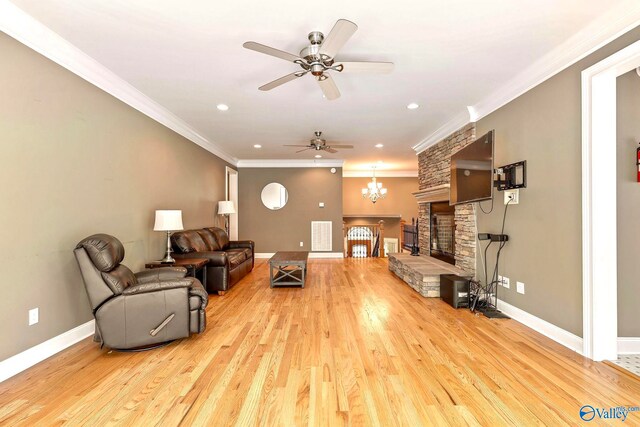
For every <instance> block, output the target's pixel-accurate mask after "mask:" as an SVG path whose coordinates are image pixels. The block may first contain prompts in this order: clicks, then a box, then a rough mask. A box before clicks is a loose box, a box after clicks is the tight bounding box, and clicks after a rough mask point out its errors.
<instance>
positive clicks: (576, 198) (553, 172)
mask: <svg viewBox="0 0 640 427" xmlns="http://www.w3.org/2000/svg"><path fill="white" fill-rule="evenodd" d="M638 39H640V28H635V29H634V30H633V31H631V32H629V33H627V34H625V35H624V36H622V37H620V38H618V39H616V40H615V41H613V42H611V43H610V44H608V45H607V46H605V47H603V48H601V49H599V50H598V51H596V52H594V53H593V54H591V55H589V56H588V57H586V58H585V59H583V60H581V61H579V62H578V63H576V64H574V65H573V66H571V67H569V68H567V69H566V70H564V71H562V72H560V73H558V74H557V75H555V76H554V77H552V78H550V79H548V80H547V81H545V82H543V83H542V84H540V85H538V86H536V87H535V88H533V89H531V90H530V91H528V92H526V93H525V94H523V95H522V96H520V97H518V98H517V99H515V100H514V101H512V102H510V103H508V104H507V105H505V106H504V107H502V108H500V109H498V110H497V111H495V112H494V113H492V114H490V115H488V116H487V117H485V118H483V119H481V120H480V121H479V122H478V123H477V135H482V134H484V133H485V132H487V131H489V130H491V129H495V130H496V149H495V155H496V159H495V160H496V163H495V164H496V166H500V165H503V164H507V163H513V162H516V161H519V160H527V167H528V172H527V180H528V186H527V188H526V189H524V190H521V191H520V204H519V205H516V206H510V207H509V211H508V217H507V225H506V228H505V233H507V234H509V237H510V240H509V243H508V244H507V245H506V246H505V248H504V250H503V255H502V258H501V273H502V274H503V275H505V276H507V277H509V278H510V279H511V288H510V289H504V288H500V289H499V294H500V295H499V296H500V298H501V299H503V300H505V301H506V302H508V303H510V304H513V305H515V306H516V307H518V308H521V309H522V310H525V311H527V312H529V313H531V314H533V315H535V316H538V317H540V318H542V319H544V320H546V321H548V322H550V323H552V324H554V325H557V326H559V327H561V328H563V329H565V330H567V331H569V332H572V333H574V334H576V335H579V336H582V267H581V265H582V253H581V251H582V242H581V214H582V212H581V206H582V205H581V192H582V188H581V185H582V184H581V95H580V90H581V82H580V73H581V71H582V70H584V69H586V68H588V67H589V66H591V65H593V64H594V63H596V62H598V61H600V60H602V59H604V58H606V57H608V56H610V55H611V54H613V53H614V52H616V51H618V50H620V49H622V48H623V47H625V46H628V45H629V44H631V43H633V42H635V41H637V40H638ZM612 191H614V189H612ZM502 197H503V194H502V193H497V194H496V204H495V208H494V210H493V212H492V213H491V214H489V215H484V214H482V213H480V212H479V213H478V232H499V231H500V225H501V222H502V215H503V212H504V205H503V202H502ZM483 206H484V208H485V210H487V209H488V208H489V204H488V203H487V202H485V203H484V204H483ZM494 246H495V245H494ZM622 250H630V251H633V250H635V245H634V247H631V248H622ZM493 259H494V256H493V254H491V255H490V256H489V260H493ZM477 267H478V269H477V274H478V276H480V275H481V274H482V266H481V265H480V256H478V257H477ZM516 281H521V282H524V283H525V288H526V293H525V295H521V294H518V293H516V286H515V282H516Z"/></svg>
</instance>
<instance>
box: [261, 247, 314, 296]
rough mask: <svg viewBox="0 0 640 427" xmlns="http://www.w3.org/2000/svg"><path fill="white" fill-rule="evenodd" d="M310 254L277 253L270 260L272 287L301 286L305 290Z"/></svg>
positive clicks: (301, 252) (302, 252) (303, 252)
mask: <svg viewBox="0 0 640 427" xmlns="http://www.w3.org/2000/svg"><path fill="white" fill-rule="evenodd" d="M308 258H309V252H307V251H296V252H285V251H281V252H276V253H275V255H274V256H272V257H271V259H270V260H269V277H270V281H271V287H272V288H273V287H275V286H300V287H301V288H304V281H305V278H306V275H307V259H308Z"/></svg>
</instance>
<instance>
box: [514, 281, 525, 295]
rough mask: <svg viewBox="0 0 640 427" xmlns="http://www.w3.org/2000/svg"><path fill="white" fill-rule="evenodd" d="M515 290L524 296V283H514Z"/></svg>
mask: <svg viewBox="0 0 640 427" xmlns="http://www.w3.org/2000/svg"><path fill="white" fill-rule="evenodd" d="M516 290H517V291H518V293H519V294H524V283H522V282H516Z"/></svg>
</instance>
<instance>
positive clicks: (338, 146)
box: [330, 144, 353, 148]
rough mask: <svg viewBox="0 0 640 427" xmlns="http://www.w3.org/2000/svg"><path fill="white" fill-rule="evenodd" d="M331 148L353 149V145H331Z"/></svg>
mask: <svg viewBox="0 0 640 427" xmlns="http://www.w3.org/2000/svg"><path fill="white" fill-rule="evenodd" d="M330 147H331V148H353V145H342V144H331V145H330Z"/></svg>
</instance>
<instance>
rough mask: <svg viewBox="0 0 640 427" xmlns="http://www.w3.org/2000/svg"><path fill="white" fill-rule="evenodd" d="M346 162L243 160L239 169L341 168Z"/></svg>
mask: <svg viewBox="0 0 640 427" xmlns="http://www.w3.org/2000/svg"><path fill="white" fill-rule="evenodd" d="M343 165H344V160H328V159H313V160H307V159H243V160H238V163H237V166H238V168H316V167H319V168H331V167H333V168H341V167H342V166H343Z"/></svg>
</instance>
